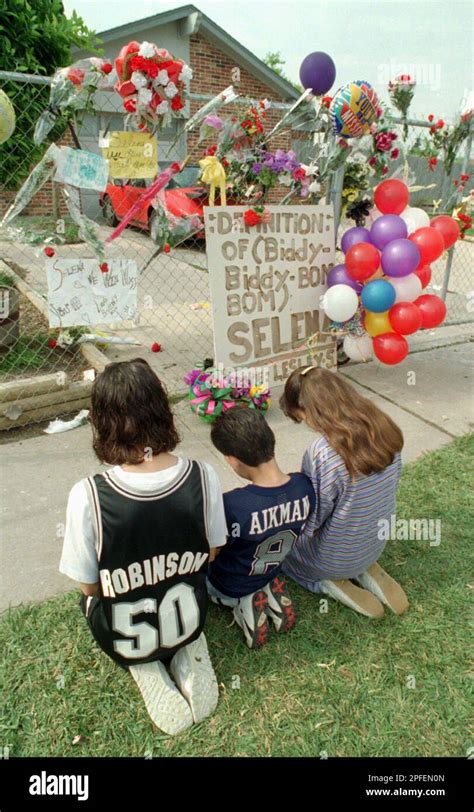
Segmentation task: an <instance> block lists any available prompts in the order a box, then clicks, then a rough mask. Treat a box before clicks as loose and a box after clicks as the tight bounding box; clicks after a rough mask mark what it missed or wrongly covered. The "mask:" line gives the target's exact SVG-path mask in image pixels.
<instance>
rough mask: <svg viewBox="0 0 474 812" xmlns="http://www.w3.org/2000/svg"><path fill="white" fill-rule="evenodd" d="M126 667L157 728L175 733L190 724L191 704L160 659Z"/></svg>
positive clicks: (191, 720)
mask: <svg viewBox="0 0 474 812" xmlns="http://www.w3.org/2000/svg"><path fill="white" fill-rule="evenodd" d="M129 670H130V673H131V675H132V677H133V679H134V680H135V682H136V683H137V685H138V687H139V688H140V691H141V693H142V696H143V701H144V702H145V707H146V709H147V711H148V713H149V714H150V717H151V720H152V721H153V723H154V724H155V725H156V726H157V727H158V728H159V729H160V730H162V731H163V732H164V733H169V735H170V736H175V735H176V733H181V731H183V730H186V729H187V728H188V727H191V725H192V724H193V715H192V713H191V708H190V707H189V705H188V703H187V702H186V700H185V698H184V697H183V696H182V694H180V692H179V691H178V689H177V687H176V685H175V684H174V682H173V680H172V679H171V677H170V676H169V674H168V672H167V670H166V668H165V666H164V665H163V663H162V662H160V661H159V660H155V662H152V663H143V664H141V665H131V666H130V669H129Z"/></svg>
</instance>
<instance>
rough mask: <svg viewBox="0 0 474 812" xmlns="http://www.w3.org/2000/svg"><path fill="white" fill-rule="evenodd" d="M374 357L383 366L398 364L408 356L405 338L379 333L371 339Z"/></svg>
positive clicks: (395, 334)
mask: <svg viewBox="0 0 474 812" xmlns="http://www.w3.org/2000/svg"><path fill="white" fill-rule="evenodd" d="M373 345H374V355H375V357H376V358H378V359H379V361H382V363H383V364H399V363H400V361H403V359H404V358H406V357H407V355H408V343H407V340H406V338H403V336H400V335H398V333H381V334H380V335H379V336H375V338H374V339H373Z"/></svg>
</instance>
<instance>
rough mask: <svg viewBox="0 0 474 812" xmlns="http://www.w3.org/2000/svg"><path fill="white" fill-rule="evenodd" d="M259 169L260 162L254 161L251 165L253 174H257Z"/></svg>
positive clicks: (260, 168)
mask: <svg viewBox="0 0 474 812" xmlns="http://www.w3.org/2000/svg"><path fill="white" fill-rule="evenodd" d="M261 171H262V164H261V163H259V162H257V163H254V164H253V166H252V172H253V174H254V175H259V174H260V172H261Z"/></svg>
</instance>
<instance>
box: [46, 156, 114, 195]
mask: <svg viewBox="0 0 474 812" xmlns="http://www.w3.org/2000/svg"><path fill="white" fill-rule="evenodd" d="M55 160H56V174H55V176H54V180H57V181H60V183H69V184H70V185H71V186H79V188H80V189H95V190H96V191H97V192H103V191H104V190H105V188H106V186H107V179H108V175H109V168H108V165H107V161H104V159H103V157H102V155H96V153H95V152H87V150H85V149H71V147H60V148H59V149H58V151H57V153H56V155H55Z"/></svg>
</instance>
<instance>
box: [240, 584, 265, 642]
mask: <svg viewBox="0 0 474 812" xmlns="http://www.w3.org/2000/svg"><path fill="white" fill-rule="evenodd" d="M267 607H268V598H267V596H266V594H265V592H264V591H263V589H260V590H259V591H258V592H254V593H253V594H252V595H245V596H244V597H243V598H239V602H238V604H237V606H236V607H235V609H234V620H235V622H236V623H237V625H238V626H240V628H241V629H242V631H243V633H244V635H245V641H246V643H247V645H248V647H249V648H261V646H264V645H265V643H267V642H268V637H269V632H270V630H269V628H268V621H267Z"/></svg>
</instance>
